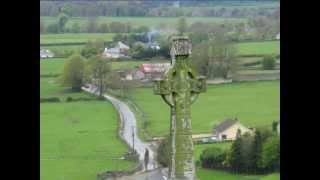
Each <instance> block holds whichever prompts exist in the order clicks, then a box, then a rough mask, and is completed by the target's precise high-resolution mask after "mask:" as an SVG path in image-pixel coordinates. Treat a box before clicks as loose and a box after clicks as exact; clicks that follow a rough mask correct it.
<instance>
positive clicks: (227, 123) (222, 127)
mask: <svg viewBox="0 0 320 180" xmlns="http://www.w3.org/2000/svg"><path fill="white" fill-rule="evenodd" d="M237 122H238V120H237V119H226V120H225V121H223V122H222V123H220V124H219V125H218V126H217V127H215V128H214V130H215V132H217V133H219V132H223V131H225V130H226V129H228V128H229V127H231V126H232V125H234V124H235V123H237Z"/></svg>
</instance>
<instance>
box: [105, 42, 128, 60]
mask: <svg viewBox="0 0 320 180" xmlns="http://www.w3.org/2000/svg"><path fill="white" fill-rule="evenodd" d="M129 49H130V47H129V46H127V45H125V44H123V43H122V42H120V41H119V42H118V43H117V45H116V46H115V47H114V48H109V49H108V48H105V49H104V52H103V56H105V57H107V58H120V57H127V55H128V51H129Z"/></svg>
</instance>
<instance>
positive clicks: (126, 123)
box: [82, 85, 158, 171]
mask: <svg viewBox="0 0 320 180" xmlns="http://www.w3.org/2000/svg"><path fill="white" fill-rule="evenodd" d="M82 90H84V91H86V92H89V93H91V94H95V95H98V88H97V87H95V86H93V85H87V87H82ZM104 97H105V98H106V100H108V101H110V102H111V103H112V105H113V106H114V107H115V108H116V110H117V111H118V113H119V115H120V119H121V128H120V131H119V134H120V137H121V138H122V139H123V140H124V141H125V142H126V143H127V144H128V145H129V146H130V147H131V148H134V149H135V150H136V152H137V153H138V154H139V160H140V162H143V161H144V154H145V150H146V149H148V151H149V163H148V165H147V166H148V168H147V169H146V167H143V171H145V170H154V169H156V168H157V166H158V165H157V161H156V158H155V152H154V150H153V148H151V147H152V145H151V144H150V143H146V142H142V141H141V140H140V139H139V137H138V133H137V121H136V118H135V116H134V113H133V112H132V111H131V110H130V108H129V107H128V105H127V104H125V103H124V102H122V101H120V100H118V99H116V98H114V97H111V96H108V95H104ZM133 133H134V143H133V139H132V138H133V136H132V134H133ZM133 146H134V147H133ZM142 164H144V163H142Z"/></svg>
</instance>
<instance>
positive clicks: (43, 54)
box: [40, 49, 54, 58]
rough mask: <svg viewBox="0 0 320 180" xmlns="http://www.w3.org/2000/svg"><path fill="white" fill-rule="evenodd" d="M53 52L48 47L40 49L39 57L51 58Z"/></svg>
mask: <svg viewBox="0 0 320 180" xmlns="http://www.w3.org/2000/svg"><path fill="white" fill-rule="evenodd" d="M53 57H54V54H53V53H52V52H51V51H50V50H48V49H40V58H53Z"/></svg>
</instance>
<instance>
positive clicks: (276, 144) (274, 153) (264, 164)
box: [260, 136, 280, 172]
mask: <svg viewBox="0 0 320 180" xmlns="http://www.w3.org/2000/svg"><path fill="white" fill-rule="evenodd" d="M260 167H261V168H264V169H266V170H267V171H269V172H271V171H275V170H276V171H279V170H280V137H279V136H272V137H270V138H268V139H267V140H266V142H265V143H264V144H263V150H262V158H261V162H260Z"/></svg>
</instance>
